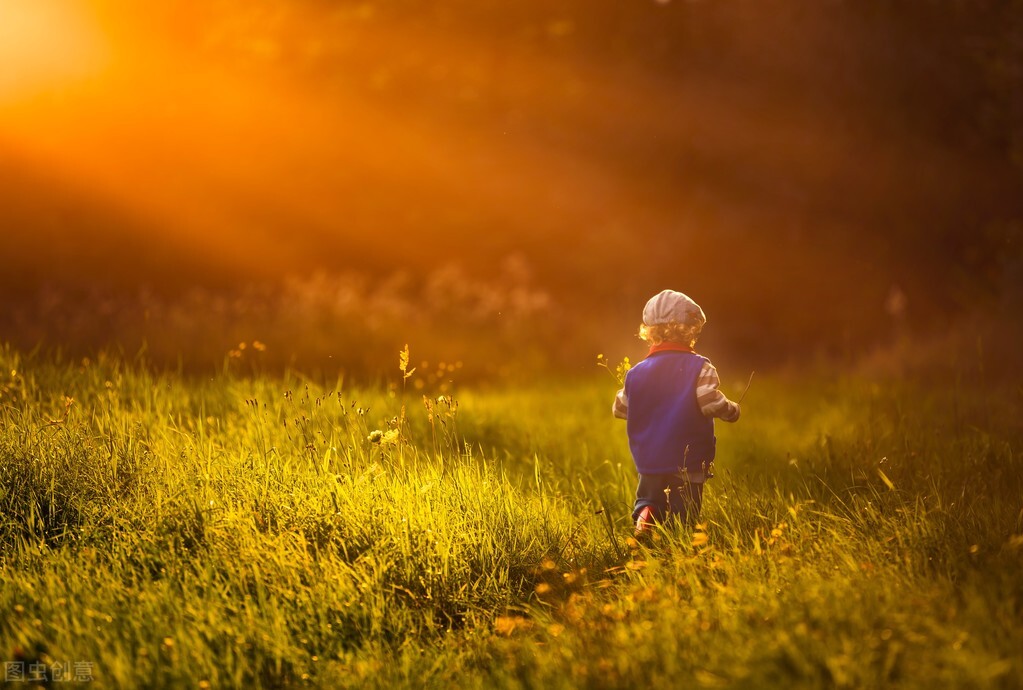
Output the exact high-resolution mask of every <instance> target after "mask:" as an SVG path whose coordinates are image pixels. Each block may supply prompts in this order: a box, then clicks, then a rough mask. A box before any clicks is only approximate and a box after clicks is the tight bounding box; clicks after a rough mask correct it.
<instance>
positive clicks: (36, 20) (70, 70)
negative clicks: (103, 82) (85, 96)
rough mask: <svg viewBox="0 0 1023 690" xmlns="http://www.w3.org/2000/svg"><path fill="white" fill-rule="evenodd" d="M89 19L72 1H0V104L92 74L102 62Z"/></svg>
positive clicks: (97, 38) (95, 30)
mask: <svg viewBox="0 0 1023 690" xmlns="http://www.w3.org/2000/svg"><path fill="white" fill-rule="evenodd" d="M103 53H104V50H103V41H102V39H101V36H100V32H99V30H98V28H97V27H96V26H95V23H94V21H93V20H92V18H91V17H90V16H88V14H87V13H86V12H85V11H84V10H83V9H82V6H81V5H76V4H75V3H68V2H60V1H59V0H0V103H10V102H11V101H18V100H21V99H23V98H31V97H33V96H37V95H39V94H40V93H45V92H48V91H52V90H55V89H60V88H61V87H63V86H66V85H68V84H69V83H70V82H74V81H77V80H79V79H82V78H85V77H88V76H90V75H91V74H94V73H95V72H96V71H97V70H98V69H99V68H100V67H101V66H102V63H103V61H104V60H103Z"/></svg>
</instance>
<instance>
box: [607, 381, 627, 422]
mask: <svg viewBox="0 0 1023 690" xmlns="http://www.w3.org/2000/svg"><path fill="white" fill-rule="evenodd" d="M611 412H612V413H614V416H615V417H617V418H618V419H627V418H628V416H629V398H628V396H626V395H625V389H624V388H622V389H621V390H620V391H618V393H617V394H616V395H615V401H614V404H613V405H612V406H611Z"/></svg>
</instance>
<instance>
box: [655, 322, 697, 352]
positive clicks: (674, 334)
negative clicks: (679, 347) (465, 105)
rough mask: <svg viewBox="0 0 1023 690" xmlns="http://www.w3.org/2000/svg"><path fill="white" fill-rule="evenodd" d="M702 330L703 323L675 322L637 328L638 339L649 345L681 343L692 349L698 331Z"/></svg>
mask: <svg viewBox="0 0 1023 690" xmlns="http://www.w3.org/2000/svg"><path fill="white" fill-rule="evenodd" d="M702 330H703V323H702V322H697V323H689V324H687V323H678V322H677V321H671V322H669V323H661V324H657V325H656V326H647V325H646V324H645V323H644V324H641V325H640V327H639V337H640V338H641V339H643V340H645V341H646V342H647V343H649V344H650V345H660V344H661V343H666V342H667V343H682V344H683V345H688V346H689V347H693V346H694V345H696V339H697V338H699V337H700V331H702Z"/></svg>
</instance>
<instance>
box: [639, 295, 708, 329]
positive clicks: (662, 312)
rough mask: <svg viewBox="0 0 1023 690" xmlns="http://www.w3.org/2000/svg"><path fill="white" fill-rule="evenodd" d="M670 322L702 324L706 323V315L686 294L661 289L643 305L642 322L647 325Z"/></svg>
mask: <svg viewBox="0 0 1023 690" xmlns="http://www.w3.org/2000/svg"><path fill="white" fill-rule="evenodd" d="M672 322H675V323H681V324H686V325H692V326H695V325H697V324H699V325H701V326H702V325H703V324H705V323H707V317H706V316H705V315H704V313H703V309H700V305H699V304H697V303H696V302H694V301H693V300H691V299H690V298H689V297H688V296H687V295H684V294H682V293H681V292H675V291H674V290H663V291H661V292H659V293H657V294H656V295H654V296H653V297H651V298H650V301H648V302H647V303H646V306H645V307H643V323H644V324H645V325H647V326H660V325H662V324H666V323H672Z"/></svg>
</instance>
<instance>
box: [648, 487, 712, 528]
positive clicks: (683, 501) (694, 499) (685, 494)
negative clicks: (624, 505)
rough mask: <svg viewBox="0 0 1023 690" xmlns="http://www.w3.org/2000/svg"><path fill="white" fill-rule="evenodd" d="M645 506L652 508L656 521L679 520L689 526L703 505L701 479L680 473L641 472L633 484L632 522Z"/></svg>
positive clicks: (697, 516) (698, 514)
mask: <svg viewBox="0 0 1023 690" xmlns="http://www.w3.org/2000/svg"><path fill="white" fill-rule="evenodd" d="M646 506H650V507H651V508H653V511H654V520H655V521H657V522H665V523H668V522H675V521H679V522H680V523H681V524H684V525H692V524H693V523H695V522H696V520H697V518H699V517H700V508H702V507H703V482H690V481H689V480H688V479H687V478H685V477H683V476H682V475H679V474H641V475H639V486H638V487H636V507H635V508H634V509H633V511H632V521H633V522H635V521H636V520H637V519H638V518H639V513H640V511H641V510H643V508H645V507H646Z"/></svg>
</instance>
